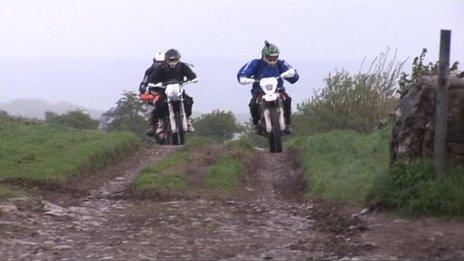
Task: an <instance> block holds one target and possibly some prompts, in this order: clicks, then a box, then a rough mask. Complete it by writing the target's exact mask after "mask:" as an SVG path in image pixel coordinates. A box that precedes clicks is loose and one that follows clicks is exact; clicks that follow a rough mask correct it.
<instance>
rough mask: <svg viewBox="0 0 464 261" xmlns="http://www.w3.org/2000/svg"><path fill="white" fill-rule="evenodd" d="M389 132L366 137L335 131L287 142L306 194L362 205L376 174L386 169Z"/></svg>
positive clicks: (383, 131) (375, 133) (384, 131)
mask: <svg viewBox="0 0 464 261" xmlns="http://www.w3.org/2000/svg"><path fill="white" fill-rule="evenodd" d="M388 137H389V130H388V129H384V130H381V131H377V132H374V133H372V134H369V135H365V134H360V133H357V132H352V131H334V132H329V133H324V134H318V135H314V136H309V137H299V138H296V139H294V140H291V141H290V142H289V145H290V147H292V148H295V149H297V150H298V151H299V161H300V165H301V167H302V168H303V171H304V177H305V179H306V180H307V181H308V184H309V190H308V192H307V193H308V194H310V195H311V196H313V197H317V198H322V199H327V200H331V201H341V202H346V203H350V204H353V205H358V206H360V205H363V203H364V202H365V198H366V196H367V195H368V194H369V192H370V191H371V190H372V187H373V180H374V178H375V176H376V175H377V173H379V172H384V171H387V170H388V164H389V153H388V151H389V147H388Z"/></svg>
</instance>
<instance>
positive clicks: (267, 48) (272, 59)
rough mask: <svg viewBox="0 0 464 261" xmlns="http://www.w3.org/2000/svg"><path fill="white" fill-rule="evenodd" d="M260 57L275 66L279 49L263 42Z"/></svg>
mask: <svg viewBox="0 0 464 261" xmlns="http://www.w3.org/2000/svg"><path fill="white" fill-rule="evenodd" d="M261 56H262V58H263V59H264V61H266V62H267V63H269V64H276V63H277V59H278V58H279V48H277V46H275V45H273V44H271V43H269V42H268V41H264V47H263V50H262V51H261Z"/></svg>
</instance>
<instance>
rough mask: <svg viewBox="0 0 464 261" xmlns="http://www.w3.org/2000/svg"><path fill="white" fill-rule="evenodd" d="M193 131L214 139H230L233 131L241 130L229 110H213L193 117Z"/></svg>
mask: <svg viewBox="0 0 464 261" xmlns="http://www.w3.org/2000/svg"><path fill="white" fill-rule="evenodd" d="M194 125H195V129H196V130H195V132H196V134H197V135H199V136H206V137H211V138H214V139H216V140H221V141H225V140H230V139H232V138H233V136H234V133H237V132H239V131H241V130H242V126H241V125H240V124H239V123H238V121H237V118H236V117H235V115H234V114H233V112H231V111H227V112H226V111H221V110H214V111H212V112H211V113H206V114H203V115H201V116H200V117H198V118H195V119H194Z"/></svg>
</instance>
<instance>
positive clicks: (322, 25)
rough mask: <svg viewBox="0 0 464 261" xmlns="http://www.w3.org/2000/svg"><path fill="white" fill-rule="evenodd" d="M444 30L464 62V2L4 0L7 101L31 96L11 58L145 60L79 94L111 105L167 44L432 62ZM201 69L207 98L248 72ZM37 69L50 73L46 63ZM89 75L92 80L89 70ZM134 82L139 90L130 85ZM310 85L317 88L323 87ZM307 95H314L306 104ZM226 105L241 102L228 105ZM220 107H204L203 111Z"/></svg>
mask: <svg viewBox="0 0 464 261" xmlns="http://www.w3.org/2000/svg"><path fill="white" fill-rule="evenodd" d="M440 29H451V30H452V46H451V58H452V60H453V61H454V60H458V61H461V62H464V59H463V58H464V48H463V47H464V1H448V0H439V1H399V0H398V1H373V0H371V1H335V0H334V1H305V0H260V1H253V0H222V1H221V0H197V1H186V0H184V1H180V0H151V1H137V0H124V1H123V0H35V1H34V0H0V41H1V42H0V101H5V100H11V99H14V98H19V97H24V95H20V94H18V93H17V91H15V90H16V88H19V87H20V86H15V84H16V83H15V82H12V81H10V80H5V79H10V78H13V76H12V75H11V70H7V69H8V68H10V69H11V66H6V65H3V71H2V64H1V63H2V60H3V61H5V60H6V59H7V60H10V61H11V60H14V59H19V58H23V59H31V58H34V59H36V60H40V59H50V58H59V59H69V58H77V59H84V60H85V59H89V61H91V59H95V58H112V59H140V60H142V59H143V60H142V61H143V63H141V64H139V65H137V68H134V71H137V72H138V73H134V75H127V77H126V78H124V80H125V82H124V84H123V83H119V84H118V83H114V84H113V87H112V89H111V88H109V87H108V86H85V87H84V86H82V89H81V90H80V93H81V94H83V97H85V98H83V99H82V100H81V99H79V97H75V99H74V101H73V102H74V103H77V104H82V105H86V106H91V107H96V108H100V109H107V108H108V106H111V104H114V101H115V100H116V99H117V98H118V97H119V95H120V93H121V91H122V89H128V88H134V89H135V88H136V86H137V85H138V83H139V82H140V80H141V79H140V78H141V77H142V75H143V71H144V70H145V69H146V67H147V66H148V65H149V62H150V59H151V58H152V56H153V54H154V52H155V51H157V50H166V49H167V48H170V47H175V48H177V49H179V50H180V51H181V54H182V56H183V58H184V59H185V60H186V61H188V62H191V63H194V64H197V63H201V59H206V58H210V59H211V58H213V59H218V60H223V61H224V62H225V63H231V62H232V61H233V62H235V63H237V64H236V66H237V67H240V65H241V64H244V63H246V62H247V61H248V60H250V59H252V58H256V57H258V56H259V53H260V50H261V48H262V44H263V40H265V39H268V40H270V41H271V42H273V43H275V44H277V45H278V46H279V48H280V49H281V57H282V58H285V59H286V60H288V61H289V62H290V63H291V64H292V61H298V62H297V64H304V62H310V61H311V62H317V61H321V62H324V63H332V64H333V65H332V68H336V67H338V68H340V67H349V66H350V65H352V64H353V63H359V62H360V61H361V60H362V58H363V57H368V58H373V57H375V56H377V55H378V54H379V52H381V51H383V50H385V47H386V46H391V47H392V48H394V49H395V48H398V54H399V56H400V57H402V58H406V57H413V56H416V55H418V54H419V53H420V51H421V50H422V48H423V47H427V48H428V49H429V53H428V55H427V56H428V57H429V59H432V60H434V59H437V56H438V54H437V53H438V43H439V30H440ZM70 61H72V60H70ZM229 61H230V62H229ZM49 63H50V61H48V64H47V66H50V64H49ZM219 64H220V63H219ZM16 66H17V67H18V70H21V67H20V66H18V65H16ZM234 66H235V64H234ZM5 67H8V68H7V69H5ZM113 67H114V66H113ZM200 67H201V66H200ZM200 67H199V68H197V73H198V74H199V77H200V79H202V80H203V81H202V84H203V85H204V86H205V87H204V89H202V90H201V91H200V90H199V91H198V92H197V93H198V94H200V93H201V92H203V91H205V92H208V91H210V89H212V88H217V85H218V84H219V85H227V86H229V85H236V84H235V83H234V82H233V81H232V80H231V79H233V78H234V77H235V74H236V72H237V70H238V69H239V68H235V67H234V69H233V70H231V71H230V72H229V71H224V70H221V69H222V68H215V69H217V70H213V69H212V70H208V71H198V69H200ZM219 67H221V66H219ZM15 68H16V67H15ZM34 68H35V70H38V71H39V73H38V74H37V75H40V64H39V65H37V66H36V67H34ZM83 68H85V66H84V67H83ZM297 69H299V68H297ZM301 69H302V72H303V71H305V72H306V74H304V75H303V74H302V75H301V77H302V81H301V83H302V84H311V85H314V84H316V83H314V81H313V80H311V81H310V80H309V79H315V78H318V79H320V80H322V78H323V77H324V76H325V75H323V74H320V73H318V74H317V75H316V74H314V73H313V74H311V72H312V71H316V70H312V68H301ZM406 69H409V68H406ZM83 70H85V69H83ZM112 70H113V71H112V72H109V71H105V70H103V69H102V71H101V75H102V77H111V75H112V74H114V73H118V72H117V71H114V68H113V69H112ZM328 72H329V71H327V72H324V73H328ZM47 74H53V72H51V73H50V71H48V72H47ZM81 74H82V75H81V76H80V77H83V78H82V79H85V77H86V74H85V72H81ZM211 74H215V75H221V74H223V75H232V77H228V76H227V77H228V78H227V81H225V82H224V83H218V82H215V83H212V82H208V79H209V75H211ZM59 75H61V73H60V68H58V65H57V68H56V75H52V76H50V77H49V78H47V77H46V76H44V77H43V78H40V77H39V78H40V79H31V80H34V81H35V82H36V83H37V82H39V83H40V84H41V85H43V86H40V87H41V92H40V93H39V94H40V95H38V94H37V93H36V95H35V97H39V98H42V99H49V100H52V101H56V100H59V97H55V96H53V94H52V93H54V92H56V91H57V89H58V88H60V86H57V85H56V84H55V83H54V82H55V81H54V80H53V79H55V80H56V79H57V77H58V78H59ZM25 77H27V74H26V75H25ZM88 77H95V74H94V73H93V74H92V76H90V74H89V76H88ZM2 78H3V79H2ZM211 79H212V78H211ZM61 82H62V81H60V83H61ZM132 82H133V84H132V86H133V87H132V86H128V85H129V83H132ZM18 84H19V83H18ZM21 84H24V82H21ZM54 84H55V85H54ZM123 85H124V86H123ZM114 86H118V87H114ZM36 87H37V86H36ZM234 87H235V86H234ZM318 87H320V86H318ZM22 88H26V89H27V88H28V87H24V86H23V87H22ZM98 88H102V89H101V90H98V91H100V92H102V93H105V92H108V93H110V92H111V93H112V95H113V96H111V95H108V97H109V98H110V101H107V102H101V101H97V99H95V100H92V99H89V97H91V96H90V95H85V94H86V93H87V92H90V90H96V89H98ZM227 88H228V87H227ZM300 88H301V87H300ZM307 88H308V89H311V90H312V88H314V86H311V87H309V86H308V87H307ZM228 89H232V88H228ZM234 90H235V89H234ZM310 93H312V91H308V92H305V93H304V94H303V93H300V94H301V95H306V94H308V95H307V96H309V95H310ZM300 94H299V95H300ZM246 95H247V93H246V94H245V95H244V97H246ZM200 97H201V95H200ZM31 98H32V97H31ZM303 98H304V99H306V98H309V97H300V99H296V100H302V99H303ZM243 99H245V98H243ZM246 103H247V101H245V102H243V104H242V103H241V102H240V104H238V106H244V105H246ZM102 104H103V105H102ZM224 106H225V107H226V108H229V109H231V108H233V109H235V108H236V107H237V106H236V104H233V103H227V102H226V103H224ZM217 107H220V106H217ZM213 108H214V107H213V105H211V106H209V105H208V106H205V107H204V108H202V107H201V106H200V109H201V110H211V109H213ZM236 111H237V110H236ZM239 111H247V108H246V107H245V108H243V110H239Z"/></svg>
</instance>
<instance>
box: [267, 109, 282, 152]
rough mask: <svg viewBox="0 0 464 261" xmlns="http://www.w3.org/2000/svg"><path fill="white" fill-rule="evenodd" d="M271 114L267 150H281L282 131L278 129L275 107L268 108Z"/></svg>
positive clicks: (278, 123) (278, 122)
mask: <svg viewBox="0 0 464 261" xmlns="http://www.w3.org/2000/svg"><path fill="white" fill-rule="evenodd" d="M270 114H271V126H272V130H271V132H270V133H269V135H268V138H269V151H270V152H282V141H281V136H282V131H281V129H280V115H279V111H278V110H277V108H271V109H270Z"/></svg>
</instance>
